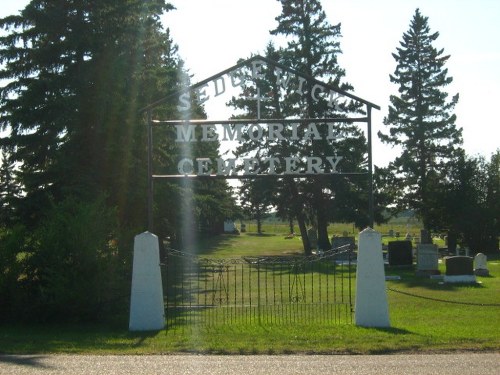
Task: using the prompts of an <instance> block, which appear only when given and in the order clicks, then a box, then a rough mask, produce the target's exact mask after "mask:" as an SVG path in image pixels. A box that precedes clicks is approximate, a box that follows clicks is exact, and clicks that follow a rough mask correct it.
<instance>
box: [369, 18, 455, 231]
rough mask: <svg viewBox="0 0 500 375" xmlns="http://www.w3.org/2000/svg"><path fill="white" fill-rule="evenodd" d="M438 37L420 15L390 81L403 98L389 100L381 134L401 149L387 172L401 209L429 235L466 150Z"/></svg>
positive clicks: (402, 44)
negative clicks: (442, 188) (450, 174)
mask: <svg viewBox="0 0 500 375" xmlns="http://www.w3.org/2000/svg"><path fill="white" fill-rule="evenodd" d="M438 36H439V33H438V32H435V33H431V31H430V27H429V25H428V18H427V17H424V16H422V14H421V13H420V11H419V9H417V10H416V11H415V14H414V16H413V19H412V20H411V23H410V28H409V30H408V31H407V32H406V33H404V34H403V40H402V41H401V42H400V47H398V48H397V52H396V53H394V54H393V57H394V59H395V60H396V63H397V66H396V70H395V72H394V74H393V75H391V76H390V80H391V82H392V83H395V84H396V85H398V92H399V95H391V97H390V102H391V105H390V106H389V113H388V115H387V117H386V118H385V119H384V124H385V125H387V126H388V127H389V128H388V134H383V133H382V132H379V137H380V139H381V140H382V141H383V142H385V143H388V144H390V145H393V146H400V147H401V148H402V152H401V154H400V155H399V156H397V157H396V158H395V160H394V161H393V162H392V163H391V164H390V166H389V167H390V169H391V170H392V172H393V173H394V174H395V178H396V180H397V184H398V185H401V186H402V187H403V189H401V190H400V194H399V196H398V197H397V203H398V207H399V208H401V209H413V210H415V211H416V213H417V214H418V215H419V216H420V217H421V219H422V220H423V224H424V227H425V228H426V229H431V228H429V227H430V226H431V216H432V210H433V204H432V202H433V195H434V194H435V192H437V191H438V190H439V185H440V183H441V181H443V180H444V179H445V178H446V173H447V170H448V169H449V165H450V163H451V162H453V160H454V159H455V158H456V157H457V156H459V154H460V151H461V144H462V131H461V129H457V127H456V125H455V121H456V116H455V115H454V114H453V113H452V111H453V108H454V107H455V105H456V103H457V102H458V94H457V95H455V96H453V97H452V98H448V93H447V92H446V91H444V89H445V87H446V86H448V85H449V84H450V83H451V82H452V80H453V79H452V78H451V77H449V76H448V69H446V68H445V64H446V61H447V60H448V59H449V56H448V55H444V50H443V49H440V50H438V49H436V48H435V47H434V46H433V44H434V42H435V41H436V40H437V38H438Z"/></svg>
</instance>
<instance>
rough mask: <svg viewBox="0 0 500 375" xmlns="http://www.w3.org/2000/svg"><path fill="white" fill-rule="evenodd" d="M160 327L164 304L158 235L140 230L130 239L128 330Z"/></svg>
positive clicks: (162, 325)
mask: <svg viewBox="0 0 500 375" xmlns="http://www.w3.org/2000/svg"><path fill="white" fill-rule="evenodd" d="M164 327H165V307H164V303H163V286H162V283H161V272H160V251H159V244H158V237H157V236H155V235H154V234H152V233H150V232H144V233H142V234H139V235H137V236H135V239H134V263H133V268H132V291H131V296H130V319H129V330H130V331H155V330H160V329H163V328H164Z"/></svg>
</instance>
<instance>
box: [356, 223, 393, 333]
mask: <svg viewBox="0 0 500 375" xmlns="http://www.w3.org/2000/svg"><path fill="white" fill-rule="evenodd" d="M355 322H356V325H358V326H364V327H390V326H391V324H390V322H389V307H388V303H387V291H386V287H385V271H384V258H383V255H382V237H381V235H380V233H378V232H376V231H374V230H373V229H371V228H367V229H365V230H364V231H362V232H361V233H360V234H359V241H358V260H357V269H356V306H355Z"/></svg>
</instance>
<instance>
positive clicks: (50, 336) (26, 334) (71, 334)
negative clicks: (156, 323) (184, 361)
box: [0, 323, 163, 367]
mask: <svg viewBox="0 0 500 375" xmlns="http://www.w3.org/2000/svg"><path fill="white" fill-rule="evenodd" d="M161 332H163V331H162V330H160V331H149V332H129V331H128V330H127V328H126V326H125V325H123V324H120V325H119V326H118V325H111V326H106V325H100V324H81V325H77V324H55V323H54V324H45V325H43V326H42V325H38V324H32V325H31V324H30V325H17V324H16V325H9V326H0V353H2V354H0V361H12V362H14V361H20V364H22V365H26V366H34V367H36V366H39V365H43V364H40V363H39V361H40V359H42V358H43V356H39V357H27V358H24V357H23V358H20V357H15V356H14V355H15V354H33V355H34V354H37V353H85V352H103V353H106V352H122V351H123V352H126V351H127V350H131V349H134V348H138V347H141V346H143V345H144V342H145V341H146V340H148V339H150V338H153V337H155V336H156V335H158V334H160V333H161ZM8 355H10V356H8Z"/></svg>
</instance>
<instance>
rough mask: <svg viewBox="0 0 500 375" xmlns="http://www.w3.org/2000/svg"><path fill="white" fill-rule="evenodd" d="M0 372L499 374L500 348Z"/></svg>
mask: <svg viewBox="0 0 500 375" xmlns="http://www.w3.org/2000/svg"><path fill="white" fill-rule="evenodd" d="M0 374H1V375H11V374H12V375H21V374H44V375H45V374H69V375H79V374H82V375H83V374H85V375H94V374H99V375H101V374H103V375H107V374H109V375H111V374H117V375H118V374H119V375H128V374H134V375H135V374H146V375H148V374H203V375H218V374H224V375H227V374H244V375H255V374H265V375H273V374H315V375H317V374H321V375H327V374H363V375H371V374H374V375H375V374H376V375H380V374H384V375H392V374H394V375H406V374H408V375H410V374H411V375H413V374H415V375H417V374H419V375H433V374H439V375H447V374H453V375H455V374H468V375H475V374H481V375H489V374H491V375H498V374H500V353H457V354H397V355H371V356H368V355H276V356H268V355H262V356H260V355H259V356H240V355H235V356H219V355H141V356H130V355H123V356H120V355H112V356H105V355H103V356H95V355H0Z"/></svg>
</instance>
